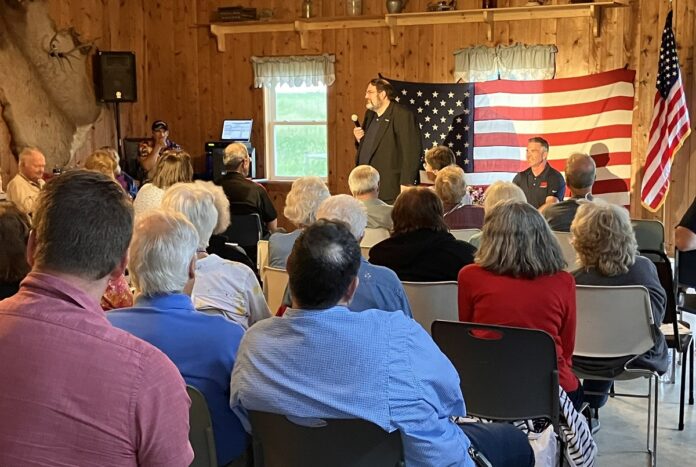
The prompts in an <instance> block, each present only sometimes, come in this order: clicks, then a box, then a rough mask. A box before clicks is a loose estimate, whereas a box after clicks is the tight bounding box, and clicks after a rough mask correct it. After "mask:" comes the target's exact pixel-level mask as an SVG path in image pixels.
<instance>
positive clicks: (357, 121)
mask: <svg viewBox="0 0 696 467" xmlns="http://www.w3.org/2000/svg"><path fill="white" fill-rule="evenodd" d="M350 119H351V120H353V125H355V128H360V121H359V120H358V116H357V115H355V114H353V115H351V116H350Z"/></svg>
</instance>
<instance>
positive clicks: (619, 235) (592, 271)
mask: <svg viewBox="0 0 696 467" xmlns="http://www.w3.org/2000/svg"><path fill="white" fill-rule="evenodd" d="M570 231H571V233H572V234H573V245H574V246H575V250H576V251H577V252H578V258H579V260H580V265H581V267H580V268H579V269H578V270H576V271H574V272H573V275H574V276H575V281H576V283H577V284H582V285H610V286H614V285H642V286H644V287H645V288H647V289H648V292H649V293H650V304H651V305H652V306H651V308H652V313H653V318H654V320H655V327H654V329H653V331H654V335H655V346H654V347H653V348H652V349H650V350H649V351H647V352H646V353H644V354H643V355H641V356H639V357H638V358H636V359H635V360H633V361H632V362H631V364H630V365H629V366H631V367H636V368H645V369H649V370H654V371H657V372H659V373H664V372H665V371H667V368H668V367H669V355H668V349H667V343H666V342H665V336H664V335H663V334H662V332H661V331H660V324H661V323H662V318H664V316H665V304H666V299H667V298H666V295H665V290H664V289H663V288H662V285H661V284H660V280H659V278H658V276H657V269H656V268H655V265H654V264H653V263H652V261H650V260H649V259H648V258H645V257H643V256H639V255H637V248H638V247H637V243H636V238H635V234H634V232H633V226H632V225H631V219H630V217H629V215H628V211H627V210H626V209H624V208H622V207H620V206H616V205H613V204H608V203H604V202H599V201H597V202H594V203H586V204H583V205H581V206H580V207H579V208H578V211H577V214H576V215H575V220H574V221H573V224H572V225H571V227H570ZM670 292H671V291H670ZM627 360H629V359H628V358H625V359H621V360H620V361H617V360H616V359H611V360H598V359H585V358H576V359H574V362H573V364H574V365H575V366H577V367H578V368H585V369H587V370H591V371H593V372H600V374H601V372H603V371H604V374H603V376H607V377H611V376H613V375H614V374H615V370H616V369H617V368H618V369H623V367H624V364H625V363H626V361H627ZM611 383H612V382H611V381H600V380H587V379H586V380H585V381H584V382H583V387H584V389H585V391H596V392H602V393H606V392H608V391H609V388H610V387H611ZM607 397H608V396H607V395H604V396H596V395H586V396H585V400H586V401H587V402H589V404H590V407H592V408H599V407H602V406H603V405H604V404H606V402H607Z"/></svg>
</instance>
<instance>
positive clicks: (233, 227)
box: [223, 213, 262, 263]
mask: <svg viewBox="0 0 696 467" xmlns="http://www.w3.org/2000/svg"><path fill="white" fill-rule="evenodd" d="M230 217H231V223H230V226H229V227H228V228H227V230H226V231H225V233H224V234H223V235H224V236H225V237H227V239H228V241H229V242H230V243H235V244H237V245H239V246H240V247H242V248H243V249H244V251H246V254H247V255H248V256H249V259H251V262H252V263H256V256H257V254H256V246H257V244H258V243H259V240H261V232H262V230H261V218H260V217H259V215H258V214H256V213H253V214H232V215H231V216H230Z"/></svg>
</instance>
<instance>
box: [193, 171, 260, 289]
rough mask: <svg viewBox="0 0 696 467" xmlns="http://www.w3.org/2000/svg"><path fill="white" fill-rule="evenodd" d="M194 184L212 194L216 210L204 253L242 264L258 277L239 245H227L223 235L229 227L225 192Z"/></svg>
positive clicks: (218, 188) (200, 182) (211, 185)
mask: <svg viewBox="0 0 696 467" xmlns="http://www.w3.org/2000/svg"><path fill="white" fill-rule="evenodd" d="M194 183H195V184H203V186H204V187H205V188H206V189H208V190H210V192H211V193H212V194H213V198H214V200H215V209H216V210H217V224H216V225H215V228H214V229H213V235H211V236H210V239H209V240H208V248H206V251H207V252H208V253H209V254H215V255H218V256H219V257H220V258H224V259H228V260H230V261H236V262H238V263H242V264H244V265H246V266H247V267H249V269H251V270H252V271H253V272H254V274H255V275H256V277H257V278H258V277H259V273H258V271H257V269H256V264H254V263H253V262H252V261H251V259H250V258H249V256H247V254H246V252H245V251H244V249H243V248H242V247H240V246H239V245H234V244H232V243H227V237H225V236H224V235H223V234H224V233H225V231H227V229H228V228H229V226H230V218H231V216H230V201H229V200H228V199H227V196H225V191H224V190H223V189H222V187H221V186H218V185H215V184H213V182H203V181H200V180H197V181H195V182H194Z"/></svg>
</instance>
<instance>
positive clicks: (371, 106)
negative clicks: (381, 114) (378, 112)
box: [365, 101, 375, 110]
mask: <svg viewBox="0 0 696 467" xmlns="http://www.w3.org/2000/svg"><path fill="white" fill-rule="evenodd" d="M365 107H367V110H374V109H375V105H374V104H373V103H372V101H367V103H366V104H365Z"/></svg>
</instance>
